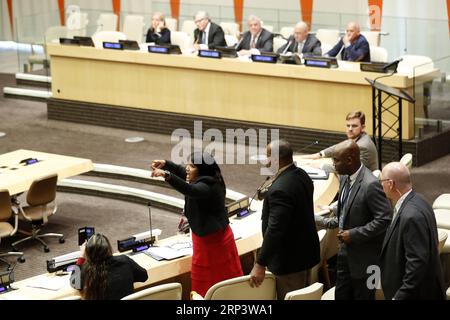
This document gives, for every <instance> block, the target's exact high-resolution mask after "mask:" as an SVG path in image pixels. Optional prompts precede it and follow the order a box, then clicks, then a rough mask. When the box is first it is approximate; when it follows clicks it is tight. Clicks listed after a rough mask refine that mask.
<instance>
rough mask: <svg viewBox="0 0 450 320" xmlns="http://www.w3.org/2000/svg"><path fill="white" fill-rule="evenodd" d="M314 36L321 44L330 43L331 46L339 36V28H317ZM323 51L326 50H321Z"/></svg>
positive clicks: (336, 41)
mask: <svg viewBox="0 0 450 320" xmlns="http://www.w3.org/2000/svg"><path fill="white" fill-rule="evenodd" d="M316 38H317V39H319V40H320V42H321V43H322V46H323V44H324V43H326V44H329V45H331V48H333V46H334V45H335V44H336V43H338V41H339V39H340V36H339V30H335V29H317V31H316ZM322 52H323V53H326V52H327V51H324V50H322Z"/></svg>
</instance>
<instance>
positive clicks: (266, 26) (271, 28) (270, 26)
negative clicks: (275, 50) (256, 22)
mask: <svg viewBox="0 0 450 320" xmlns="http://www.w3.org/2000/svg"><path fill="white" fill-rule="evenodd" d="M261 26H262V27H263V28H264V29H266V30H267V31H269V32H272V33H273V26H272V25H270V24H264V22H263V21H261Z"/></svg>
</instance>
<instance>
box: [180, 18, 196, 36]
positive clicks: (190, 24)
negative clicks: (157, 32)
mask: <svg viewBox="0 0 450 320" xmlns="http://www.w3.org/2000/svg"><path fill="white" fill-rule="evenodd" d="M195 29H197V26H196V25H195V22H194V21H193V20H184V21H183V25H182V26H181V30H180V31H183V32H184V33H186V34H187V35H188V36H189V37H191V39H194V30H195Z"/></svg>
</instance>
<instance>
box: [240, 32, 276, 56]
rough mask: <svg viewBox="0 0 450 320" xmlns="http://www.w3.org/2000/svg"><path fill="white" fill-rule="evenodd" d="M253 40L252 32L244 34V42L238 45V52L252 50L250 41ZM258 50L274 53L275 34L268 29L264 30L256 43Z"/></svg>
mask: <svg viewBox="0 0 450 320" xmlns="http://www.w3.org/2000/svg"><path fill="white" fill-rule="evenodd" d="M251 40H252V34H251V33H250V31H247V32H245V33H244V35H243V37H242V41H241V42H239V43H238V45H237V47H236V51H240V50H243V49H244V50H250V41H251ZM256 49H258V50H259V51H261V52H273V34H272V33H271V32H269V31H267V30H266V29H264V28H263V29H262V31H261V34H260V35H259V38H258V41H257V42H256Z"/></svg>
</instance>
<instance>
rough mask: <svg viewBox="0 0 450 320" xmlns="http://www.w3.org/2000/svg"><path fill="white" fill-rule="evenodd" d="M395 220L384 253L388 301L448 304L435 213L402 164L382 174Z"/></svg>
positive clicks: (383, 275) (392, 165) (389, 166)
mask: <svg viewBox="0 0 450 320" xmlns="http://www.w3.org/2000/svg"><path fill="white" fill-rule="evenodd" d="M381 181H382V184H383V189H384V192H385V193H386V195H387V197H388V198H389V199H390V200H391V202H392V204H393V205H395V207H394V218H393V221H392V223H391V225H390V227H389V228H388V231H387V233H386V237H385V239H384V242H383V248H382V250H381V265H380V267H381V285H382V288H383V292H384V296H385V298H386V299H389V300H390V299H395V300H404V299H414V300H419V299H434V300H445V288H444V281H443V274H442V269H441V263H440V259H439V252H438V243H439V241H438V235H437V227H436V218H435V216H434V212H433V209H432V208H431V206H430V205H429V204H428V203H427V202H426V201H425V199H424V198H423V197H422V195H420V194H418V193H416V192H415V191H414V190H413V189H412V183H411V178H410V174H409V170H408V168H407V167H405V166H404V165H403V164H401V163H399V162H391V163H389V164H387V165H386V166H385V167H384V168H383V171H382V173H381Z"/></svg>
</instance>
